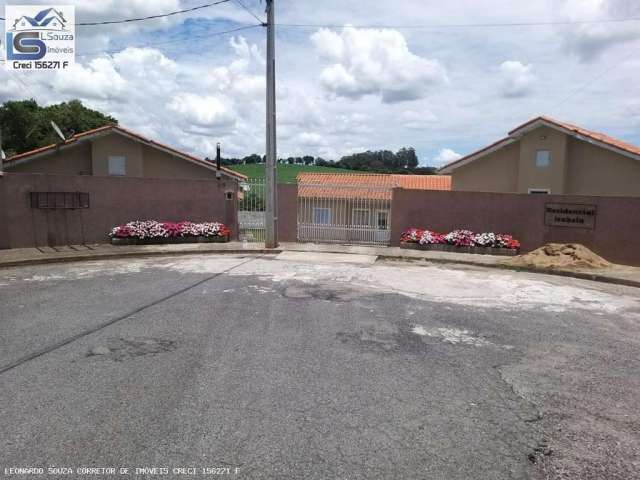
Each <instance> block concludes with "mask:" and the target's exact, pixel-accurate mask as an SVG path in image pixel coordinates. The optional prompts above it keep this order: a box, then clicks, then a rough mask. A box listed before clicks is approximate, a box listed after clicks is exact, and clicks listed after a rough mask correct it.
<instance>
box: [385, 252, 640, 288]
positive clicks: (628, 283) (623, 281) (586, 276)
mask: <svg viewBox="0 0 640 480" xmlns="http://www.w3.org/2000/svg"><path fill="white" fill-rule="evenodd" d="M378 257H379V258H381V259H385V260H404V261H407V262H414V263H415V262H425V263H442V264H445V263H446V264H458V265H469V266H473V267H484V268H495V269H498V270H512V271H516V272H526V273H539V274H544V275H556V276H558V277H570V278H577V279H580V280H591V281H594V282H601V283H609V284H612V285H623V286H625V287H636V288H640V281H636V280H630V279H627V278H618V277H610V276H607V275H602V274H598V273H587V272H572V271H569V270H547V269H544V268H532V267H516V266H513V265H506V264H504V263H494V264H491V263H484V262H474V261H473V260H453V259H447V258H416V257H403V256H395V255H389V256H385V255H379V256H378Z"/></svg>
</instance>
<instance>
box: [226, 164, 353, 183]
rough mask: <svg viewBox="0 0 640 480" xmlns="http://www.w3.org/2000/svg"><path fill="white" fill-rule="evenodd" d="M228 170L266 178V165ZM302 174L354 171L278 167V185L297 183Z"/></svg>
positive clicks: (252, 176) (351, 171)
mask: <svg viewBox="0 0 640 480" xmlns="http://www.w3.org/2000/svg"><path fill="white" fill-rule="evenodd" d="M228 168H231V169H232V170H235V171H236V172H238V173H242V174H243V175H246V176H247V177H249V178H264V164H249V165H230V166H229V167H228ZM300 172H315V173H354V172H353V170H346V169H344V168H332V167H316V166H315V165H289V164H285V165H282V164H279V165H278V183H295V181H296V177H297V176H298V173H300Z"/></svg>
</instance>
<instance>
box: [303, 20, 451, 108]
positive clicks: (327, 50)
mask: <svg viewBox="0 0 640 480" xmlns="http://www.w3.org/2000/svg"><path fill="white" fill-rule="evenodd" d="M311 41H312V43H313V45H314V46H315V49H316V52H317V53H318V55H319V56H320V57H321V58H323V59H325V60H327V61H329V62H332V64H331V65H329V66H327V67H325V68H324V69H323V70H322V73H321V74H320V82H321V84H322V85H323V86H324V88H326V89H327V90H328V91H329V92H331V93H333V94H335V95H337V96H342V97H350V98H360V97H362V96H364V95H380V96H381V97H382V101H383V102H385V103H394V102H400V101H404V100H416V99H420V98H424V97H425V96H426V95H427V94H428V93H429V91H430V89H432V88H433V87H435V86H437V85H441V84H443V83H445V82H446V80H447V75H446V70H445V69H444V67H443V66H442V65H440V63H439V62H438V61H436V60H429V59H427V58H423V57H420V56H418V55H415V54H414V53H412V52H411V51H410V50H409V47H408V46H407V42H406V40H405V38H404V36H403V35H402V34H401V33H400V32H398V31H397V30H390V29H384V30H374V29H355V28H346V27H345V28H344V29H343V30H342V32H341V33H336V32H333V31H331V30H327V29H320V30H318V31H317V32H316V33H314V34H313V35H311Z"/></svg>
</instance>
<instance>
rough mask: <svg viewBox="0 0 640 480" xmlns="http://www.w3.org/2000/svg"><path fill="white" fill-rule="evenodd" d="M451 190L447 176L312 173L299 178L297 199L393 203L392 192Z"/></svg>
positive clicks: (304, 173)
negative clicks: (382, 201)
mask: <svg viewBox="0 0 640 480" xmlns="http://www.w3.org/2000/svg"><path fill="white" fill-rule="evenodd" d="M396 187H401V188H407V189H417V190H451V177H449V176H444V175H392V174H359V173H355V174H350V173H313V172H302V173H300V174H298V195H299V196H300V197H306V198H343V199H344V198H347V199H351V198H353V199H356V198H365V199H370V200H391V189H392V188H396Z"/></svg>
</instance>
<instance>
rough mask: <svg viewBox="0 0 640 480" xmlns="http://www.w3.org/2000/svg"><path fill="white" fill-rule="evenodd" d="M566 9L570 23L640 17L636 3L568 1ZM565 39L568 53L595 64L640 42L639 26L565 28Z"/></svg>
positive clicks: (632, 24)
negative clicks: (613, 51) (607, 53)
mask: <svg viewBox="0 0 640 480" xmlns="http://www.w3.org/2000/svg"><path fill="white" fill-rule="evenodd" d="M563 7H564V8H563V11H564V12H565V14H566V16H567V18H568V19H570V20H579V21H583V20H585V19H608V18H613V19H619V18H638V17H640V2H638V1H636V0H565V2H564V5H563ZM561 35H562V37H563V45H564V47H565V49H566V50H567V51H569V52H570V53H572V54H574V55H576V56H577V57H578V58H579V59H580V60H581V61H583V62H591V61H593V60H595V59H596V58H599V57H600V56H601V55H602V54H603V53H604V52H605V51H607V50H609V49H611V48H613V47H615V46H617V45H622V44H627V43H629V42H632V41H636V40H640V30H639V29H638V26H637V24H636V22H628V23H584V24H577V25H573V26H571V27H568V28H563V29H562V30H561Z"/></svg>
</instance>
